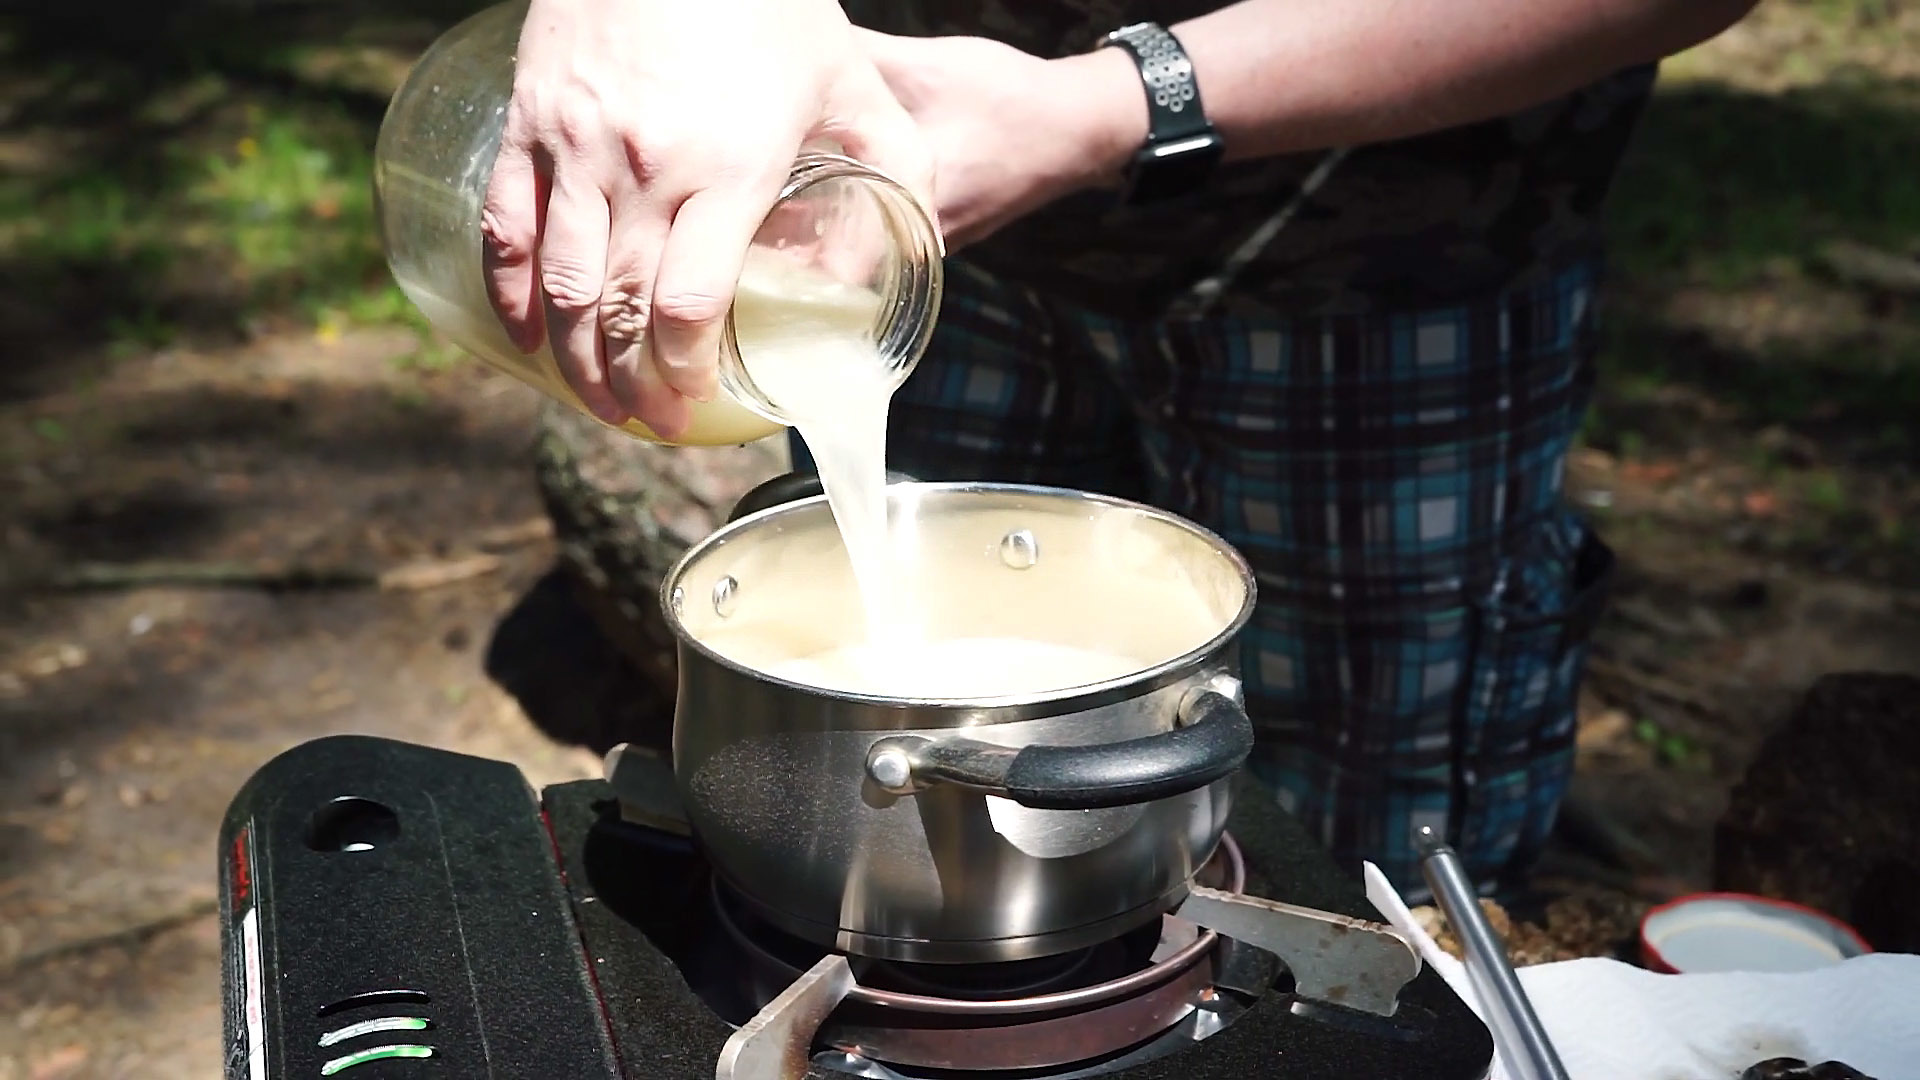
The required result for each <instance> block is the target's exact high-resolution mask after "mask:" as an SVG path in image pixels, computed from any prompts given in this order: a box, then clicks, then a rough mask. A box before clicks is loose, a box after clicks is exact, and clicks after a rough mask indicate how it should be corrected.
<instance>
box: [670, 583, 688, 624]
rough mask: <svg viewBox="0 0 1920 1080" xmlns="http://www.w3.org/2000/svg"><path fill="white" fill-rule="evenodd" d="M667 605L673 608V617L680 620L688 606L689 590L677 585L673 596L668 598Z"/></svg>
mask: <svg viewBox="0 0 1920 1080" xmlns="http://www.w3.org/2000/svg"><path fill="white" fill-rule="evenodd" d="M667 603H668V604H670V605H671V606H672V607H673V617H674V618H676V619H677V618H679V617H680V615H681V613H682V612H683V611H684V610H685V608H686V606H687V590H685V589H683V588H681V587H680V586H678V585H675V586H674V587H673V596H672V597H670V598H668V600H667Z"/></svg>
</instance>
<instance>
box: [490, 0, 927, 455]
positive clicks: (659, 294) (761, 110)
mask: <svg viewBox="0 0 1920 1080" xmlns="http://www.w3.org/2000/svg"><path fill="white" fill-rule="evenodd" d="M808 139H824V140H831V141H834V142H837V143H838V144H840V145H841V146H843V147H845V149H846V151H847V153H848V154H850V155H851V156H854V157H857V158H859V159H860V160H862V161H864V162H866V163H868V164H869V165H871V166H873V167H875V168H877V169H880V170H882V171H883V172H886V173H888V174H890V175H892V176H893V177H894V178H895V179H897V180H899V181H901V182H902V183H903V184H906V185H907V186H908V187H909V188H911V189H915V190H916V191H919V192H922V193H924V192H926V191H928V190H929V188H930V186H931V185H930V180H931V162H930V159H929V157H928V155H927V153H926V150H925V148H924V146H923V145H922V144H921V142H920V140H919V137H918V133H917V132H916V130H915V127H914V124H913V122H912V120H911V119H910V118H909V117H908V116H907V114H906V112H905V111H904V110H903V109H902V108H901V107H900V105H899V103H898V102H897V101H895V99H894V97H893V95H892V94H891V93H890V92H889V91H888V89H887V87H886V85H885V83H884V82H882V80H881V79H880V76H879V74H878V73H877V72H876V71H875V69H874V67H873V65H872V63H871V62H870V61H868V60H867V59H866V57H865V55H864V54H863V53H862V52H861V51H860V50H859V48H858V47H857V44H856V42H855V39H854V36H853V29H852V27H851V26H849V25H848V23H847V20H846V16H845V15H844V14H842V12H841V10H840V7H839V5H838V4H837V3H835V2H834V0H700V2H699V3H684V2H676V0H531V4H530V7H529V10H528V13H527V19H526V23H525V25H524V26H523V28H522V30H521V36H520V43H519V51H518V55H517V66H516V69H515V76H514V93H513V100H512V102H511V104H510V105H509V106H508V114H507V124H506V130H505V134H504V136H503V138H502V142H501V147H500V154H499V157H498V159H497V160H496V162H495V164H494V170H493V176H492V180H491V183H490V186H489V187H488V190H487V198H486V206H485V210H484V215H483V218H482V221H483V233H484V234H485V235H484V239H485V247H484V252H485V269H486V277H487V287H488V291H489V296H490V299H491V301H492V303H493V306H494V310H495V312H496V313H497V314H498V315H499V316H500V320H501V322H502V324H503V325H504V326H505V327H506V329H507V332H508V334H509V336H511V337H512V338H513V340H514V342H515V343H516V344H517V345H518V346H519V347H520V348H522V349H524V350H526V351H528V352H532V351H535V350H537V349H538V348H539V346H540V344H541V342H542V341H543V340H544V341H546V342H548V343H550V344H551V345H552V347H553V353H554V358H555V360H556V362H557V364H558V367H559V370H560V374H561V376H562V377H563V378H564V379H565V380H566V382H567V385H568V386H570V387H572V389H573V390H574V392H575V393H577V394H578V395H579V396H580V399H581V401H582V403H584V404H585V405H586V406H587V408H588V409H590V410H591V411H592V412H593V414H594V415H595V416H597V417H599V418H600V419H602V420H604V421H606V422H608V423H620V422H622V421H624V420H626V419H627V418H628V417H630V416H631V417H634V418H637V419H639V420H640V421H641V422H642V423H644V424H646V425H647V426H648V427H649V428H651V429H653V430H654V431H655V432H657V433H658V434H660V435H661V436H662V437H665V438H673V437H674V436H675V435H677V434H678V433H679V432H680V431H682V430H684V429H685V428H686V426H687V423H688V421H689V418H690V414H689V408H688V401H689V399H693V400H701V401H704V400H708V399H709V398H711V397H712V396H713V394H714V393H715V391H716V389H717V380H718V375H717V362H718V358H719V344H720V335H721V331H722V328H723V327H724V325H725V320H726V316H727V312H728V310H729V308H730V307H731V306H732V302H733V294H734V286H735V283H736V282H737V281H738V279H739V276H740V270H741V266H742V264H743V262H744V261H745V258H746V255H747V249H748V247H749V246H750V244H751V242H752V240H753V238H754V235H755V233H756V231H757V230H758V229H759V228H760V225H761V222H762V221H763V220H764V219H765V218H766V216H767V212H768V210H769V209H770V208H771V207H772V206H773V204H774V202H775V200H776V199H777V198H778V196H779V192H780V188H781V185H782V184H783V183H784V182H785V180H786V177H787V173H788V171H789V169H790V168H791V166H792V164H793V161H794V158H795V157H796V156H797V154H798V153H799V151H800V148H801V145H802V143H803V142H805V141H807V140H808ZM643 342H644V347H643Z"/></svg>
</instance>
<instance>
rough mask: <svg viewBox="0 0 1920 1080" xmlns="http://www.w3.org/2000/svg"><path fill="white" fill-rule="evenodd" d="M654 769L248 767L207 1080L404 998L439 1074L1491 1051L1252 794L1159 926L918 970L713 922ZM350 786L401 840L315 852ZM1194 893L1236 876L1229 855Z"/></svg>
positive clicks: (1445, 1079)
mask: <svg viewBox="0 0 1920 1080" xmlns="http://www.w3.org/2000/svg"><path fill="white" fill-rule="evenodd" d="M655 764H656V765H657V766H658V767H657V768H656V769H655V770H654V775H653V776H652V777H651V778H648V777H647V776H645V775H643V774H635V773H634V772H633V771H632V770H631V769H629V770H626V774H627V775H626V778H627V779H628V780H631V781H634V783H631V784H624V785H622V784H608V783H603V782H600V781H581V782H577V783H571V784H561V785H556V786H554V787H550V788H547V789H545V790H544V791H543V792H542V796H541V801H540V803H539V804H538V805H537V806H534V805H532V804H530V803H529V801H528V799H527V797H526V796H527V785H526V780H525V778H524V776H523V775H522V774H521V773H520V772H519V771H518V770H516V769H514V768H513V767H512V766H510V765H506V764H504V763H500V762H492V761H485V760H481V759H476V758H469V757H463V756H461V755H457V754H449V753H446V752H444V751H439V750H430V749H427V748H425V747H418V746H409V745H406V744H402V743H395V742H391V741H388V740H382V739H372V738H366V737H359V736H337V737H332V738H326V739H320V740H316V741H314V742H312V743H308V744H305V745H303V746H301V747H297V748H295V749H294V750H291V751H288V752H287V753H286V754H283V755H282V756H280V757H278V758H276V759H274V761H272V762H271V763H269V764H268V765H266V766H264V767H263V768H262V769H261V770H260V772H259V773H257V774H256V775H255V777H254V778H253V779H252V780H250V781H249V782H248V785H247V787H246V788H245V789H243V790H242V792H241V793H240V794H239V795H237V796H236V797H235V799H234V802H233V804H232V805H231V806H230V807H229V808H228V814H227V817H226V820H225V821H224V822H223V823H222V827H221V845H220V850H221V852H222V855H223V859H222V864H221V881H222V883H223V891H222V894H221V899H222V905H221V907H222V913H223V927H222V939H221V940H222V950H223V959H224V963H223V984H224V993H225V996H226V1003H227V1010H226V1017H225V1023H224V1030H225V1037H226V1040H227V1043H226V1051H227V1057H226V1066H225V1071H226V1074H227V1075H229V1076H233V1077H245V1076H249V1075H251V1076H255V1077H262V1076H264V1077H266V1078H267V1080H295V1078H306V1077H313V1076H318V1075H320V1074H321V1072H323V1071H325V1069H326V1068H327V1067H328V1066H329V1065H333V1064H334V1063H335V1062H336V1060H337V1059H339V1058H341V1057H342V1056H343V1055H345V1054H347V1053H349V1052H353V1053H359V1052H361V1051H373V1050H379V1049H382V1048H383V1047H382V1046H381V1045H379V1044H378V1043H377V1040H381V1039H384V1036H381V1035H379V1034H378V1033H377V1032H369V1033H368V1034H366V1035H364V1036H361V1037H360V1038H362V1039H363V1040H365V1041H363V1042H359V1043H355V1044H354V1045H352V1046H347V1047H344V1048H343V1046H342V1045H341V1044H339V1040H340V1038H341V1037H342V1036H340V1035H338V1034H337V1032H338V1031H339V1030H341V1027H342V1025H343V1024H346V1023H347V1021H348V1020H356V1021H357V1020H363V1019H366V1018H368V1017H372V1018H373V1019H376V1020H377V1019H379V1016H378V1015H377V1010H379V1009H381V1008H383V1007H384V1006H382V1005H381V1004H380V1003H381V1002H387V1003H388V1004H391V1001H390V998H391V996H392V994H393V993H394V992H396V988H401V989H403V990H404V992H405V994H406V995H407V996H408V998H409V1003H408V1004H407V1008H408V1010H409V1015H410V1016H414V1017H418V1018H424V1020H425V1022H426V1023H427V1024H428V1025H429V1026H428V1027H427V1028H424V1029H420V1031H419V1032H418V1034H419V1035H420V1037H419V1038H418V1039H412V1038H410V1039H409V1040H407V1041H408V1043H409V1044H410V1048H411V1049H415V1050H419V1051H421V1052H423V1053H424V1052H427V1051H430V1053H431V1057H432V1061H431V1062H428V1063H422V1064H423V1067H425V1068H427V1069H428V1070H429V1071H431V1072H434V1073H435V1074H437V1075H442V1076H444V1077H446V1078H447V1080H457V1078H464V1077H480V1076H510V1077H564V1078H567V1080H623V1078H624V1080H703V1078H704V1080H713V1078H715V1077H719V1078H722V1080H801V1078H803V1077H804V1078H806V1080H834V1078H840V1080H845V1078H847V1077H850V1076H857V1077H862V1078H866V1080H963V1078H964V1080H1093V1078H1099V1080H1228V1078H1245V1077H1249V1076H1263V1075H1266V1074H1268V1073H1269V1072H1271V1071H1272V1070H1274V1069H1275V1068H1284V1070H1285V1071H1286V1074H1287V1075H1288V1076H1289V1077H1294V1078H1296V1080H1307V1078H1311V1077H1336V1076H1337V1077H1341V1078H1343V1080H1388V1078H1392V1080H1471V1078H1472V1077H1478V1076H1484V1075H1485V1073H1486V1070H1487V1067H1488V1062H1489V1061H1490V1060H1491V1056H1492V1044H1491V1041H1490V1040H1489V1038H1488V1036H1487V1031H1486V1028H1485V1026H1484V1025H1482V1024H1481V1023H1479V1022H1478V1021H1477V1020H1476V1019H1475V1017H1474V1015H1473V1013H1472V1011H1471V1010H1470V1009H1468V1008H1467V1006H1466V1005H1465V1004H1463V1003H1462V1002H1461V1001H1460V999H1459V998H1458V997H1457V996H1456V995H1454V994H1453V993H1452V992H1451V991H1450V990H1448V989H1447V986H1446V983H1445V982H1444V981H1443V980H1442V979H1441V978H1440V977H1439V975H1438V974H1436V973H1435V972H1433V971H1431V970H1428V971H1418V970H1417V969H1416V970H1409V966H1410V964H1411V963H1412V961H1413V954H1412V952H1411V950H1410V949H1408V948H1407V947H1406V945H1405V942H1404V941H1403V940H1400V939H1398V938H1397V937H1395V936H1394V935H1392V934H1390V933H1387V932H1385V931H1384V930H1383V929H1382V928H1380V927H1378V926H1377V925H1376V924H1373V923H1370V922H1364V921H1357V920H1356V919H1354V918H1353V917H1352V916H1356V915H1360V914H1362V913H1365V912H1367V911H1368V910H1370V909H1369V908H1368V907H1367V905H1366V901H1365V897H1364V895H1363V894H1362V893H1361V892H1360V891H1359V889H1358V888H1357V886H1356V885H1355V884H1354V883H1353V882H1352V881H1351V880H1350V876H1349V875H1346V874H1344V873H1342V872H1341V871H1340V870H1339V869H1338V868H1337V867H1335V866H1334V865H1333V864H1332V862H1331V861H1330V860H1329V859H1327V858H1326V856H1325V854H1324V853H1323V852H1320V850H1319V849H1318V848H1317V847H1316V846H1315V845H1314V843H1313V841H1312V838H1311V837H1310V836H1308V835H1307V834H1306V832H1305V830H1303V829H1301V828H1300V827H1299V825H1298V823H1297V822H1295V821H1293V820H1292V819H1291V818H1289V817H1287V816H1286V815H1285V814H1284V813H1282V812H1281V811H1280V810H1279V808H1278V803H1277V801H1276V800H1275V799H1274V798H1273V796H1272V794H1271V793H1270V792H1267V791H1265V790H1264V789H1261V788H1259V787H1258V786H1257V784H1256V783H1255V782H1254V781H1252V780H1250V779H1247V778H1244V777H1243V778H1240V779H1239V780H1236V781H1235V783H1236V785H1237V788H1238V790H1237V791H1236V797H1235V800H1234V805H1235V807H1236V809H1235V811H1234V817H1233V826H1232V827H1233V835H1234V837H1235V838H1236V840H1237V841H1238V844H1239V846H1240V847H1241V848H1243V849H1244V851H1245V859H1246V864H1247V871H1248V875H1247V876H1248V882H1249V884H1248V885H1247V886H1246V887H1244V888H1241V889H1240V891H1239V892H1238V893H1237V894H1236V893H1230V892H1225V891H1221V889H1219V888H1213V887H1205V886H1202V885H1196V886H1195V887H1194V888H1193V889H1192V890H1191V894H1190V895H1189V896H1188V897H1187V899H1186V900H1185V902H1184V903H1182V904H1181V905H1180V907H1179V908H1178V909H1177V911H1176V914H1175V917H1173V918H1166V919H1163V920H1161V922H1160V925H1159V926H1158V927H1157V928H1150V929H1147V930H1145V931H1143V932H1140V933H1137V934H1130V935H1126V936H1124V937H1120V938H1116V939H1114V940H1113V941H1109V942H1107V943H1105V945H1104V946H1103V947H1102V948H1099V949H1094V950H1091V951H1082V952H1078V953H1072V954H1068V955H1065V956H1061V957H1056V958H1054V959H1051V960H1045V961H1039V962H1034V963H1028V964H1021V965H1014V966H1010V967H991V968H982V969H945V968H931V969H929V968H921V967H912V966H905V967H903V966H899V965H880V964H876V963H874V962H873V961H871V960H863V959H856V958H850V957H848V956H846V955H844V954H840V953H830V954H825V955H822V954H821V952H820V950H819V949H818V948H816V947H813V946H809V945H804V944H799V945H796V943H795V942H794V941H793V940H792V939H784V940H783V939H782V938H780V937H778V936H775V935H768V934H766V933H764V930H765V927H760V926H756V925H754V924H753V923H752V922H751V920H748V921H747V923H746V924H745V925H744V926H743V925H736V926H735V927H734V930H735V931H738V935H739V936H738V937H736V935H735V934H732V933H729V932H728V930H727V929H726V927H725V926H724V925H723V924H722V923H721V917H722V906H721V904H716V903H714V900H715V898H716V895H715V892H714V889H713V886H712V881H711V867H710V866H709V865H708V863H707V861H706V859H705V857H704V855H703V853H702V852H701V850H700V848H699V846H698V844H697V842H696V841H695V840H694V839H693V838H692V837H691V836H690V835H689V830H688V829H686V828H685V827H684V825H682V826H680V827H675V821H676V820H677V819H675V818H674V817H673V816H672V815H671V813H670V811H671V810H672V799H671V796H672V794H673V777H672V772H671V769H670V768H669V767H668V766H667V764H666V763H665V762H664V760H662V761H659V762H656V763H655ZM345 799H356V800H362V801H364V802H365V803H367V804H369V805H372V804H377V805H378V806H379V807H383V808H385V809H386V810H390V811H391V812H392V815H393V817H394V818H395V819H397V820H398V822H399V823H400V828H399V829H398V832H397V834H394V833H393V832H392V830H389V831H388V833H387V834H384V836H385V838H384V839H382V840H381V842H380V843H379V844H378V845H377V848H378V849H377V850H375V851H371V852H351V853H341V852H338V851H332V850H326V851H318V850H316V849H315V847H314V841H313V836H314V835H315V832H314V827H313V822H314V820H315V815H316V813H318V812H320V811H323V810H328V809H329V808H335V807H337V806H338V805H340V804H341V802H342V800H345ZM634 808H638V809H642V810H645V809H647V808H656V809H659V810H661V811H662V812H663V813H662V814H661V815H655V816H651V817H643V819H641V820H636V819H635V818H634V817H632V816H629V811H630V810H631V809H634ZM642 821H644V823H642ZM1230 851H1231V849H1230V848H1229V849H1223V853H1222V854H1221V856H1220V859H1219V860H1218V861H1217V862H1216V864H1215V869H1214V871H1213V872H1214V873H1216V874H1221V873H1222V871H1224V870H1227V869H1235V868H1230V867H1227V865H1226V864H1227V857H1228V854H1229V853H1230ZM1211 884H1214V885H1231V886H1239V885H1240V882H1239V881H1238V880H1237V869H1236V876H1235V878H1234V879H1233V880H1230V881H1229V880H1225V879H1224V875H1223V876H1220V877H1215V878H1213V879H1212V881H1211ZM1274 895H1281V896H1287V897H1289V898H1290V899H1291V900H1292V901H1294V903H1281V902H1277V901H1273V900H1269V899H1264V898H1263V897H1267V896H1274ZM342 896H350V897H352V898H353V903H352V904H346V905H343V904H341V903H340V902H339V898H340V897H342ZM721 899H722V901H723V903H724V902H725V898H724V897H722V898H721ZM737 906H745V902H744V900H743V901H742V902H741V904H740V905H737ZM727 913H728V915H729V916H731V915H734V914H737V912H735V911H734V909H733V908H728V909H727ZM1203 928H1204V929H1209V930H1211V931H1213V932H1214V934H1215V935H1217V936H1214V937H1213V938H1212V942H1211V944H1206V943H1204V942H1203V941H1202V938H1203V936H1205V935H1203V933H1202V929H1203ZM1170 931H1171V932H1170ZM739 938H744V939H745V943H744V944H743V942H742V941H741V940H739ZM747 945H752V946H754V947H753V948H748V947H746V946H747ZM1188 950H1192V951H1191V952H1189V951H1188ZM756 958H757V959H756ZM1189 958H1190V959H1191V962H1190V963H1189V962H1188V960H1189ZM1282 958H1284V959H1282ZM1182 964H1185V965H1186V966H1185V967H1184V969H1183V968H1182V967H1181V965H1182ZM856 965H857V969H856ZM797 968H802V969H804V970H802V971H800V973H799V974H798V975H797V976H796V975H795V974H794V972H795V970H796V969H797ZM862 984H865V985H862ZM769 994H771V995H773V996H772V998H771V1000H769V999H768V995H769ZM763 1003H764V1004H763ZM349 1006H350V1007H349ZM342 1010H345V1011H342ZM356 1010H358V1012H357V1013H356ZM369 1010H372V1011H369ZM722 1012H724V1013H725V1015H724V1016H723V1015H721V1013H722ZM728 1020H731V1021H732V1022H733V1025H734V1026H730V1025H729V1023H728V1022H727V1021H728ZM347 1026H349V1027H352V1026H354V1025H347ZM362 1026H364V1025H362ZM330 1040H331V1041H330ZM416 1043H417V1044H418V1045H417V1046H414V1045H412V1044H416ZM369 1067H370V1068H383V1066H369ZM354 1071H355V1072H359V1071H362V1070H360V1069H355V1070H354ZM381 1075H385V1073H384V1072H383V1073H382V1074H381Z"/></svg>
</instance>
